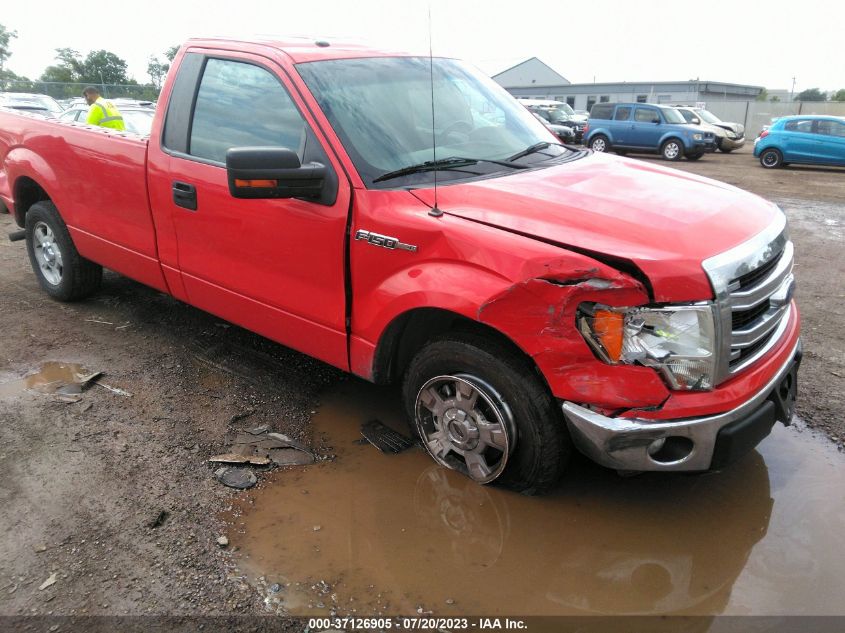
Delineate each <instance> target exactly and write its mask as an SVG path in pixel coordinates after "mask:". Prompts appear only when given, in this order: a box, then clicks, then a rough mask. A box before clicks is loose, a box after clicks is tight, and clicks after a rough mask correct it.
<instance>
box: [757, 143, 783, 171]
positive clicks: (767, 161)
mask: <svg viewBox="0 0 845 633" xmlns="http://www.w3.org/2000/svg"><path fill="white" fill-rule="evenodd" d="M760 164H761V165H762V166H763V167H765V168H766V169H777V168H778V167H783V154H781V153H780V150H777V149H774V148H773V147H772V148H769V149H764V150H763V151H762V152H761V153H760Z"/></svg>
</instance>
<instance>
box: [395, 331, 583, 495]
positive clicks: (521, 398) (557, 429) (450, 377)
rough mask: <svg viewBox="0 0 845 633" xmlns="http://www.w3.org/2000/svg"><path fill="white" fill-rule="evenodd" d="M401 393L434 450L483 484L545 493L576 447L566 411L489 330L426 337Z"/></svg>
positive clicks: (425, 442)
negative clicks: (489, 335)
mask: <svg viewBox="0 0 845 633" xmlns="http://www.w3.org/2000/svg"><path fill="white" fill-rule="evenodd" d="M402 396H403V401H404V404H405V409H406V413H407V415H408V418H409V420H410V421H411V425H412V427H413V428H414V430H415V431H416V433H417V435H418V436H419V438H420V440H421V442H422V445H423V446H424V447H425V449H426V451H428V453H429V455H431V457H432V458H433V459H434V460H435V461H436V462H438V463H440V464H441V465H443V466H446V467H447V468H451V469H453V470H457V471H459V472H461V473H463V474H464V475H467V476H468V477H469V478H471V479H473V480H474V481H476V482H478V483H481V484H487V483H492V482H496V483H497V484H501V485H503V486H505V487H508V488H511V489H513V490H517V491H519V492H523V493H525V494H540V493H542V492H545V491H547V490H549V489H550V488H552V487H553V486H554V484H555V483H556V482H557V481H558V480H559V479H560V475H561V473H562V472H563V469H564V467H565V465H566V463H567V462H568V460H569V456H570V454H571V452H572V448H571V442H570V439H569V435H568V433H567V431H566V425H565V421H564V419H563V415H562V413H561V411H560V409H559V408H558V407H557V406H556V404H555V400H554V398H552V396H551V394H550V393H548V390H547V389H546V388H545V386H544V385H543V384H542V383H541V382H540V380H539V379H538V377H537V375H536V373H535V372H534V369H533V367H532V366H531V365H530V364H529V363H528V362H527V361H526V360H525V359H524V358H522V357H521V356H520V355H519V354H518V353H516V352H515V351H512V350H510V349H507V348H506V347H505V346H503V345H501V344H499V343H497V342H495V341H493V340H492V339H488V338H487V337H483V336H479V335H471V334H464V335H456V334H455V335H448V336H444V337H442V338H438V339H435V340H433V341H431V342H430V343H428V344H427V345H426V346H425V347H423V349H422V350H420V352H419V353H417V355H416V356H415V357H414V359H413V360H412V361H411V364H410V366H409V368H408V371H407V373H406V375H405V381H404V384H403V389H402Z"/></svg>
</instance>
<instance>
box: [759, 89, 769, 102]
mask: <svg viewBox="0 0 845 633" xmlns="http://www.w3.org/2000/svg"><path fill="white" fill-rule="evenodd" d="M768 100H769V91H768V90H766V89H765V88H763V89H762V90H761V91H760V94H758V95H757V101H768Z"/></svg>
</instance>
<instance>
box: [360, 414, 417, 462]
mask: <svg viewBox="0 0 845 633" xmlns="http://www.w3.org/2000/svg"><path fill="white" fill-rule="evenodd" d="M361 435H363V436H364V437H365V438H366V439H367V440H368V441H369V442H370V444H372V445H373V446H375V447H376V448H377V449H379V450H380V451H381V452H382V453H393V454H396V453H401V452H402V451H404V450H406V449H408V448H411V447H412V446H413V445H414V442H413V440H412V439H411V438H409V437H405V436H404V435H402V434H401V433H398V432H396V431H394V430H393V429H391V428H390V427H389V426H385V425H384V424H382V423H381V422H379V421H378V420H370V421H369V422H366V423H365V424H362V425H361Z"/></svg>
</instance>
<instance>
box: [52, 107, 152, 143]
mask: <svg viewBox="0 0 845 633" xmlns="http://www.w3.org/2000/svg"><path fill="white" fill-rule="evenodd" d="M115 105H117V104H115ZM118 109H119V110H120V114H121V115H122V116H123V124H124V127H125V128H126V130H127V131H129V132H134V133H135V134H140V135H142V136H149V134H150V130H151V129H152V126H153V117H154V116H155V110H153V109H152V108H148V107H141V108H139V107H132V106H129V107H127V106H125V105H119V106H118ZM87 117H88V106H87V105H85V106H79V105H77V106H73V107H72V108H70V109H69V110H65V111H64V112H62V114H61V115H59V118H60V119H61V120H63V121H76V122H78V123H85V119H86V118H87Z"/></svg>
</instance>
